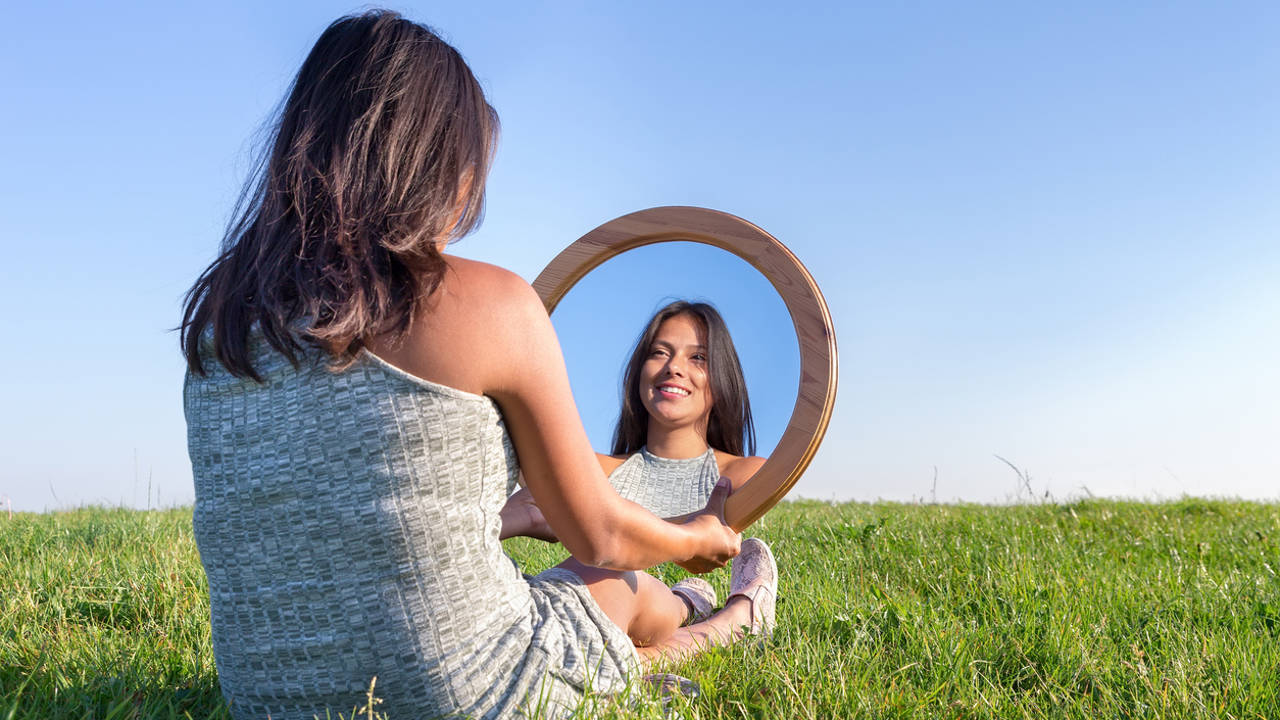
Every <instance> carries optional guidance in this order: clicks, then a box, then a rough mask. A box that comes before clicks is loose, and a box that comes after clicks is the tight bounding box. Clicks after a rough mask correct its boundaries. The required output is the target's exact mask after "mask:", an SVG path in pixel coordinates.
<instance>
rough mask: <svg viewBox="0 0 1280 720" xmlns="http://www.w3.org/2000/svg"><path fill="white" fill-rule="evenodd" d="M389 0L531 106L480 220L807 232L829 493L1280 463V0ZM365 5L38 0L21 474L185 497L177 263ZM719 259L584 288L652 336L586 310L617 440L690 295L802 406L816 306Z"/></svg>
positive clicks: (119, 494)
mask: <svg viewBox="0 0 1280 720" xmlns="http://www.w3.org/2000/svg"><path fill="white" fill-rule="evenodd" d="M392 7H394V8H395V9H398V10H401V11H403V12H404V13H405V14H407V15H408V16H410V17H412V18H414V19H417V20H421V21H423V22H426V23H428V24H430V25H432V26H434V27H435V28H436V29H437V30H438V31H440V32H441V34H442V35H444V36H445V37H446V39H448V40H449V41H450V42H452V43H453V44H454V45H455V46H456V47H458V48H459V50H460V51H461V52H462V53H463V55H464V56H465V57H466V58H467V59H468V62H469V63H470V64H471V67H472V68H473V69H474V71H475V72H476V74H477V76H478V77H479V78H480V79H481V82H482V83H483V84H484V87H485V88H486V91H487V92H488V94H489V98H490V102H491V103H492V104H493V105H494V106H495V107H496V108H497V110H498V112H499V114H500V115H501V118H502V123H503V131H502V140H501V145H500V147H499V151H498V156H497V162H496V166H495V167H494V170H493V173H492V175H491V178H490V182H489V195H488V201H489V206H488V208H489V209H488V215H487V219H486V222H485V224H484V226H483V227H482V229H481V230H480V231H479V232H477V233H476V234H474V235H472V236H471V237H468V238H466V239H464V240H462V241H461V242H459V243H457V244H456V245H455V246H454V247H453V250H454V251H455V252H457V253H458V254H460V255H463V256H466V257H471V258H476V259H480V260H485V261H489V262H494V263H498V264H500V265H503V266H505V267H508V268H510V269H512V270H514V271H515V272H517V273H519V274H520V275H522V276H523V277H525V278H526V279H529V280H532V279H533V278H534V277H535V276H536V275H537V274H538V272H539V271H540V270H541V269H542V267H543V266H544V265H545V264H546V263H547V262H548V261H550V260H551V258H552V257H554V255H555V254H556V253H557V252H558V251H559V250H560V249H562V248H563V247H564V246H565V245H567V244H568V243H569V242H571V241H572V240H574V239H575V238H577V237H578V236H580V235H582V234H583V233H585V232H586V231H588V230H590V229H591V228H593V227H595V226H596V225H599V224H600V223H603V222H605V221H607V220H609V219H611V218H613V217H616V216H618V215H621V214H624V213H627V212H630V211H633V210H637V209H641V208H645V207H651V206H655V205H671V204H681V205H701V206H706V207H712V208H716V209H720V210H724V211H727V212H731V213H734V214H737V215H740V216H742V217H744V218H746V219H748V220H750V221H752V222H754V223H756V224H758V225H760V226H761V227H764V228H765V229H767V230H769V231H770V232H771V233H773V234H774V235H775V236H777V237H778V238H779V239H780V240H782V242H784V243H785V244H787V245H788V246H789V247H790V248H791V249H792V250H793V251H794V252H795V253H796V254H797V255H798V256H799V257H800V259H801V260H802V261H803V262H804V263H805V264H806V265H807V266H808V268H809V270H810V271H811V272H812V274H813V275H814V277H815V278H816V279H817V281H818V283H819V285H820V286H821V287H822V289H823V292H824V293H825V295H826V299H827V301H828V303H829V305H830V307H831V312H832V315H833V317H834V321H835V324H836V329H837V334H838V339H839V343H840V394H839V398H838V401H837V403H836V408H835V413H834V415H833V417H832V421H831V425H830V428H829V430H828V433H827V438H826V441H825V443H824V445H823V446H822V448H821V450H820V451H819V453H818V455H817V457H816V458H815V460H814V462H813V464H812V466H811V468H810V470H809V472H808V473H807V474H806V475H805V477H803V478H802V479H801V481H800V483H799V484H798V485H797V487H796V491H795V492H796V493H797V494H798V495H802V496H808V497H819V498H840V499H867V500H870V499H875V498H892V499H902V500H910V499H913V498H924V499H931V498H933V497H936V498H937V499H938V500H956V499H960V500H968V501H982V502H989V501H1004V500H1008V499H1012V498H1015V497H1017V495H1016V490H1017V487H1018V484H1017V479H1016V477H1015V475H1014V473H1013V471H1012V470H1011V469H1010V468H1009V467H1007V466H1006V465H1004V464H1003V463H1002V462H1001V461H1000V460H998V459H997V458H996V457H995V456H996V455H999V456H1001V457H1004V458H1007V459H1008V460H1009V461H1011V462H1013V463H1014V464H1016V465H1017V466H1018V467H1020V468H1022V469H1023V470H1025V471H1026V472H1027V473H1029V475H1030V478H1031V486H1032V488H1033V490H1035V491H1036V492H1037V493H1043V492H1045V491H1049V492H1050V493H1052V494H1053V495H1054V496H1055V497H1058V498H1063V497H1071V496H1076V495H1083V494H1085V493H1086V492H1088V493H1092V494H1095V495H1119V496H1137V497H1148V498H1155V497H1170V496H1178V495H1181V494H1184V493H1186V494H1193V495H1231V496H1242V497H1251V498H1269V499H1277V498H1280V440H1278V439H1277V438H1280V432H1278V430H1280V333H1278V332H1277V325H1278V322H1277V321H1278V320H1280V282H1277V280H1278V279H1280V242H1277V241H1278V240H1280V237H1278V236H1280V232H1278V230H1280V202H1278V201H1277V199H1278V198H1280V95H1278V94H1277V93H1276V92H1275V84H1276V78H1278V77H1280V44H1278V43H1277V42H1276V38H1277V37H1280V5H1276V4H1275V3H1267V2H1259V3H1158V4H1156V3H1123V4H1117V3H1102V2H1099V3H875V4H872V3H867V4H865V6H863V5H860V4H853V3H831V4H829V5H826V6H824V5H819V4H797V5H791V4H785V3H743V2H734V3H727V2H708V3H586V2H582V3H567V2H555V3H526V2H518V3H517V2H513V3H488V2H469V3H453V4H444V3H431V4H427V3H422V4H420V5H417V6H413V5H396V6H392ZM355 9H358V6H352V5H346V4H336V3H331V2H323V1H311V2H306V3H302V2H280V3H259V2H254V3H249V2H223V3H204V4H194V5H190V6H188V4H182V3H179V4H173V3H163V4H162V3H150V4H148V3H129V4H123V5H121V6H120V7H112V8H110V9H108V8H107V7H106V6H105V5H104V4H101V3H59V2H50V3H38V4H37V3H27V4H20V5H17V6H14V7H12V8H9V9H8V10H7V12H6V19H7V27H8V28H9V30H8V32H6V38H5V42H4V43H3V44H0V68H3V70H0V98H3V100H0V102H2V103H3V112H0V138H3V142H4V153H3V157H4V161H3V162H4V170H5V172H3V173H2V174H0V243H2V247H3V258H4V259H3V262H2V263H0V307H3V309H4V312H3V314H2V315H0V330H3V337H4V338H5V341H4V342H5V350H6V352H4V353H2V354H0V397H2V398H3V407H4V408H5V412H4V413H3V414H2V415H0V495H3V496H7V497H8V498H9V499H11V501H12V503H13V506H14V508H15V509H36V510H38V509H42V508H54V507H66V506H70V505H77V504H81V503H86V502H105V503H112V504H115V503H124V504H126V505H137V506H144V507H145V506H147V505H155V504H164V505H169V504H172V503H181V502H189V501H190V499H191V494H192V490H191V478H190V466H189V464H188V462H187V458H186V448H185V428H184V424H183V417H182V408H181V395H180V391H181V383H182V374H183V365H182V361H181V358H180V357H179V354H178V351H177V345H176V343H177V340H176V337H175V335H174V334H173V333H171V332H170V328H172V327H173V326H174V325H175V324H176V323H177V321H178V312H179V301H180V297H181V295H182V293H183V292H184V291H185V290H186V289H187V287H188V286H189V285H190V283H191V282H192V280H193V279H194V278H195V276H196V274H197V273H198V272H199V271H200V270H201V269H202V268H203V267H204V265H205V264H207V263H208V262H209V261H210V260H211V259H212V257H213V255H214V251H215V249H216V247H217V244H218V242H219V239H220V236H221V233H222V229H223V226H224V225H225V223H226V221H227V220H228V217H229V213H230V209H231V205H232V203H233V201H234V199H235V197H236V194H237V193H238V191H239V188H240V186H241V184H242V183H243V181H244V178H245V173H246V171H247V169H248V167H249V162H250V158H251V157H252V151H253V149H254V147H255V142H256V140H255V138H258V137H260V133H259V131H258V129H259V128H260V127H261V126H262V125H263V123H264V121H266V120H267V119H268V118H269V116H270V113H271V111H272V109H273V107H274V106H275V105H276V103H277V102H278V101H279V100H280V98H281V97H282V95H283V93H284V90H285V88H286V87H287V85H288V83H289V81H290V79H291V77H292V75H293V73H294V72H295V71H296V70H297V67H298V65H299V64H300V63H301V61H302V59H303V57H304V56H305V54H306V52H307V50H308V49H309V48H310V45H311V43H312V42H313V41H314V40H315V38H316V37H317V36H318V34H319V33H320V32H321V31H322V30H323V28H324V27H325V26H326V25H327V24H328V23H329V22H330V21H332V20H333V19H334V18H336V17H338V16H339V15H342V14H344V13H346V12H350V11H352V10H355ZM624 258H625V256H624ZM702 262H703V261H699V263H702ZM715 263H716V260H715V258H708V259H706V260H705V264H706V265H707V266H708V270H707V272H706V277H707V283H706V285H705V290H706V292H702V290H703V289H704V288H703V286H702V285H700V284H698V283H697V281H696V280H697V278H696V275H695V276H693V284H690V281H689V278H688V277H687V276H683V275H682V276H680V277H678V278H677V277H676V274H675V273H674V272H673V273H672V277H670V278H668V277H666V276H664V275H663V274H662V272H661V268H662V267H663V266H664V263H663V262H658V263H657V264H656V265H650V266H649V269H646V270H634V271H630V272H629V271H627V270H625V269H624V270H621V271H618V275H617V277H619V278H623V279H624V280H620V281H617V282H604V283H598V284H597V285H596V286H595V288H594V290H593V292H595V293H597V295H596V296H593V297H591V298H586V299H584V300H582V301H581V302H583V303H585V304H587V305H589V306H591V305H594V306H596V307H600V308H606V312H608V311H609V310H613V311H614V312H616V314H617V325H618V328H616V331H617V337H612V336H610V338H608V339H606V338H604V337H603V336H600V339H599V340H596V336H595V335H594V334H593V333H594V332H595V329H596V328H597V327H598V323H600V322H601V320H600V319H598V318H593V319H591V322H590V323H588V321H587V319H582V320H577V321H574V320H572V319H571V318H570V316H569V315H568V314H566V315H565V317H564V318H559V317H557V318H556V321H557V326H558V327H559V328H560V330H561V332H562V333H564V335H565V337H566V349H567V353H568V354H569V355H570V358H569V364H570V366H571V368H574V367H575V364H576V365H577V366H578V368H581V367H582V366H584V365H589V366H591V367H603V368H604V370H603V374H601V373H600V371H597V376H596V377H593V378H588V377H587V375H586V374H583V373H584V372H585V371H579V370H578V369H575V376H574V387H575V393H576V394H578V395H579V396H580V398H579V399H580V400H581V405H582V407H583V411H584V417H586V419H587V423H588V426H589V429H590V431H591V433H592V437H593V438H598V439H599V440H598V442H600V443H603V442H604V441H605V440H607V434H608V428H607V427H606V426H607V425H608V424H609V422H611V420H612V418H611V417H609V415H610V411H609V404H610V403H612V402H614V400H615V399H616V391H617V388H616V382H617V373H618V370H619V368H620V365H621V361H622V358H623V356H624V355H625V353H626V350H627V347H626V343H629V342H630V341H631V340H632V339H633V338H634V337H635V334H636V333H637V332H638V331H639V330H640V324H641V323H642V322H643V315H644V313H645V312H646V311H648V310H650V309H652V308H653V307H654V306H655V305H656V304H657V303H658V302H659V301H660V300H661V299H662V298H663V297H666V296H667V295H670V294H673V293H675V294H681V295H687V294H701V295H703V296H705V297H706V298H707V299H710V300H712V301H714V302H717V303H718V304H721V305H722V309H724V310H725V313H726V315H727V316H730V315H731V316H732V317H731V319H730V323H731V328H732V329H733V331H734V333H735V335H741V336H742V338H741V339H740V341H739V342H740V345H742V346H743V347H741V350H742V352H743V355H744V359H746V360H747V361H748V363H749V364H750V365H751V368H749V372H750V373H752V376H751V377H750V378H749V380H750V382H751V383H752V389H753V393H756V394H757V395H758V396H759V397H760V398H761V399H760V401H759V404H758V407H757V415H758V417H759V419H760V424H761V428H762V440H765V438H764V437H763V436H764V435H765V434H766V433H765V432H764V430H765V429H766V428H774V429H773V430H770V431H769V432H771V433H773V440H776V433H777V432H778V430H777V428H778V427H780V423H782V422H784V421H785V418H784V417H781V416H784V415H785V413H786V412H787V411H788V410H789V407H790V402H791V396H790V395H787V392H783V393H782V394H781V395H782V396H783V398H784V399H779V397H778V393H777V392H776V391H777V390H778V389H779V388H782V389H783V390H784V391H786V390H787V384H788V383H790V384H792V385H791V386H792V387H793V384H794V382H795V372H796V371H795V365H794V363H795V360H794V355H788V354H787V353H788V352H791V353H794V349H793V344H794V338H793V336H789V335H788V332H789V331H788V330H787V328H786V327H785V319H784V320H783V321H782V322H781V323H776V322H774V320H776V318H774V319H771V320H769V321H768V322H765V321H764V320H761V321H760V322H758V323H757V322H754V321H753V319H752V318H753V313H757V312H758V313H760V314H761V315H762V317H763V316H769V317H770V318H773V317H774V316H773V315H772V313H773V311H772V310H769V309H768V307H769V306H768V303H766V302H765V301H763V300H759V301H758V302H757V301H755V300H753V299H752V294H750V293H747V294H744V295H738V296H734V295H733V294H732V293H730V292H728V291H727V290H726V289H725V287H727V286H725V285H723V284H722V285H717V284H715V283H714V282H713V280H714V279H716V278H719V277H720V276H721V275H722V274H723V273H722V271H721V270H720V269H718V267H719V266H717V269H714V270H713V269H711V266H712V265H714V264H715ZM678 264H680V263H679V262H674V263H665V265H666V266H668V267H674V266H675V265H678ZM724 272H730V271H727V270H726V271H724ZM628 278H629V280H628ZM742 282H743V283H745V282H746V281H745V280H743V281H742ZM732 286H735V284H734V283H732V282H731V283H729V285H728V287H732ZM587 290H588V288H585V287H584V288H583V291H584V292H586V291H587ZM575 292H577V291H575ZM612 292H616V293H619V296H621V294H622V293H624V292H625V293H632V295H631V296H630V298H631V299H629V300H626V301H625V302H627V303H633V304H635V305H637V306H638V307H640V308H641V309H640V310H638V311H631V310H628V311H626V312H623V311H622V310H621V308H622V306H623V304H624V301H623V300H619V299H616V298H613V297H611V295H610V293H612ZM755 295H756V297H757V298H758V296H759V294H758V293H757V294H755ZM614 302H616V303H617V304H616V305H614V304H611V303H614ZM566 308H567V306H566ZM615 308H617V309H615ZM636 312H638V316H633V315H634V314H635V313H636ZM584 317H585V316H584ZM734 318H745V319H740V320H737V321H736V322H735V319H734ZM744 325H747V326H751V327H750V328H749V329H747V328H744V327H743V326H744ZM779 325H780V326H781V327H779ZM575 332H576V333H579V334H580V337H585V338H586V339H585V340H578V341H572V342H571V341H569V340H568V338H569V336H570V335H572V334H573V333H575ZM748 335H751V336H752V339H750V340H748V339H747V336H748ZM788 343H791V344H792V345H787V344H788ZM593 345H594V347H593ZM619 345H621V346H619ZM583 348H585V349H583ZM788 348H790V349H788ZM590 352H596V353H598V355H597V357H599V358H600V361H599V362H598V363H596V362H593V361H590V360H587V361H584V360H583V359H582V358H584V357H588V358H589V357H592V356H590V355H586V354H584V353H590ZM575 353H577V354H576V355H575ZM752 368H754V369H752ZM788 373H789V374H788ZM601 378H603V379H601ZM597 388H600V389H597ZM757 388H759V389H757ZM789 392H791V393H792V394H793V392H794V391H793V390H791V391H789ZM610 393H612V396H609V394H610ZM602 397H603V398H604V400H603V401H601V399H600V398H602ZM771 442H772V441H766V442H765V443H764V444H765V445H766V446H767V445H769V444H771ZM935 477H936V484H935ZM1023 492H1024V495H1025V491H1023ZM0 507H3V498H0Z"/></svg>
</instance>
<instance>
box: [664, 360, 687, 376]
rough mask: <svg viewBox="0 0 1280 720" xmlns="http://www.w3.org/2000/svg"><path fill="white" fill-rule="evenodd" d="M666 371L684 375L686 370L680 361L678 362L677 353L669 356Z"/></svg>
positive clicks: (670, 373) (669, 373) (671, 373)
mask: <svg viewBox="0 0 1280 720" xmlns="http://www.w3.org/2000/svg"><path fill="white" fill-rule="evenodd" d="M666 371H667V374H668V375H680V376H683V375H684V371H683V369H682V368H681V366H680V363H678V362H676V356H675V355H672V356H671V357H669V358H667V366H666Z"/></svg>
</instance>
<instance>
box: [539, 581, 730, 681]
mask: <svg viewBox="0 0 1280 720" xmlns="http://www.w3.org/2000/svg"><path fill="white" fill-rule="evenodd" d="M558 567H562V568H564V569H566V570H569V571H571V572H573V573H574V574H576V575H577V576H578V577H580V578H582V581H583V582H584V583H586V585H587V588H588V589H589V590H590V591H591V596H592V597H594V598H595V601H596V604H598V605H599V606H600V609H601V610H603V611H604V613H605V614H606V615H608V616H609V619H611V620H613V622H614V623H615V624H617V626H618V627H620V628H622V629H623V630H625V631H626V633H627V636H628V637H630V638H631V642H632V643H634V644H635V645H636V652H637V653H638V654H639V655H640V661H641V664H642V666H643V669H645V670H647V669H648V668H649V667H651V666H653V665H654V664H656V663H657V662H659V661H662V660H668V661H669V660H682V659H685V658H688V657H690V656H692V655H694V654H696V653H697V652H699V651H701V650H704V649H706V648H708V647H711V646H715V645H727V644H729V643H731V642H733V640H734V639H736V638H738V637H741V636H742V634H743V627H744V626H746V625H749V624H750V623H751V601H750V600H748V599H747V598H745V597H742V596H735V597H733V598H730V600H729V602H727V603H726V604H725V606H724V608H723V609H722V610H720V611H719V612H717V613H715V614H714V615H712V616H711V617H709V618H707V619H706V620H703V621H702V622H700V623H695V624H693V625H689V626H687V627H680V626H681V625H682V624H683V623H684V621H685V619H686V618H687V617H688V616H689V606H688V605H687V604H686V603H685V601H684V600H682V599H681V598H680V597H679V596H678V595H676V594H675V593H673V592H671V589H670V588H668V587H667V586H666V585H664V584H663V583H662V581H661V580H659V579H657V578H656V577H654V576H652V575H650V574H648V573H645V572H637V571H618V570H602V569H600V568H595V567H591V566H588V565H583V564H582V563H580V562H578V561H577V560H574V559H573V558H569V559H568V560H565V561H564V562H562V563H560V565H559V566H558Z"/></svg>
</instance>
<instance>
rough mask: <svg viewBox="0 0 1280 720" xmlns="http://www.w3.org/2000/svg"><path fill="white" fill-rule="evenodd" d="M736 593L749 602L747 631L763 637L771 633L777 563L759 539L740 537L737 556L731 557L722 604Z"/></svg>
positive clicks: (776, 591) (774, 613)
mask: <svg viewBox="0 0 1280 720" xmlns="http://www.w3.org/2000/svg"><path fill="white" fill-rule="evenodd" d="M739 595H740V596H742V597H744V598H747V600H749V601H750V602H751V624H750V625H749V626H748V627H747V633H748V634H749V635H759V636H761V637H765V638H767V637H769V636H770V635H772V634H773V628H774V625H775V621H776V611H777V610H776V608H777V598H778V563H777V562H776V561H774V559H773V552H772V551H770V550H769V546H768V545H766V544H765V543H764V541H763V540H761V539H760V538H747V539H746V540H743V541H742V549H741V551H739V553H738V557H736V558H734V559H733V570H732V571H731V572H730V574H729V597H728V598H725V603H728V602H729V600H732V599H733V598H734V597H735V596H739Z"/></svg>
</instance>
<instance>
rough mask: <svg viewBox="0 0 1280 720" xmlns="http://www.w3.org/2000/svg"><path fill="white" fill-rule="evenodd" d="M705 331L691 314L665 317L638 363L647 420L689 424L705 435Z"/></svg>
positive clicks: (707, 401)
mask: <svg viewBox="0 0 1280 720" xmlns="http://www.w3.org/2000/svg"><path fill="white" fill-rule="evenodd" d="M708 372H709V370H708V368H707V331H706V329H705V328H704V327H703V326H702V323H701V322H699V321H698V319H697V318H695V317H694V316H692V315H689V314H684V313H682V314H680V315H675V316H672V317H670V318H667V319H666V320H664V321H663V322H662V324H661V325H659V326H658V333H657V335H656V336H655V337H654V339H653V342H652V343H651V344H650V345H649V349H648V355H647V357H646V358H645V361H644V364H643V365H641V366H640V382H639V388H638V389H639V391H640V393H639V394H640V402H641V403H643V404H644V409H645V410H647V411H648V413H649V421H650V422H651V423H654V422H656V423H658V424H660V425H662V426H664V427H667V428H677V427H684V426H690V425H691V426H693V427H695V428H697V430H698V432H699V433H700V434H701V435H702V436H703V437H705V436H706V431H707V420H708V419H709V418H710V417H711V407H712V398H711V383H710V379H709V376H708Z"/></svg>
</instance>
